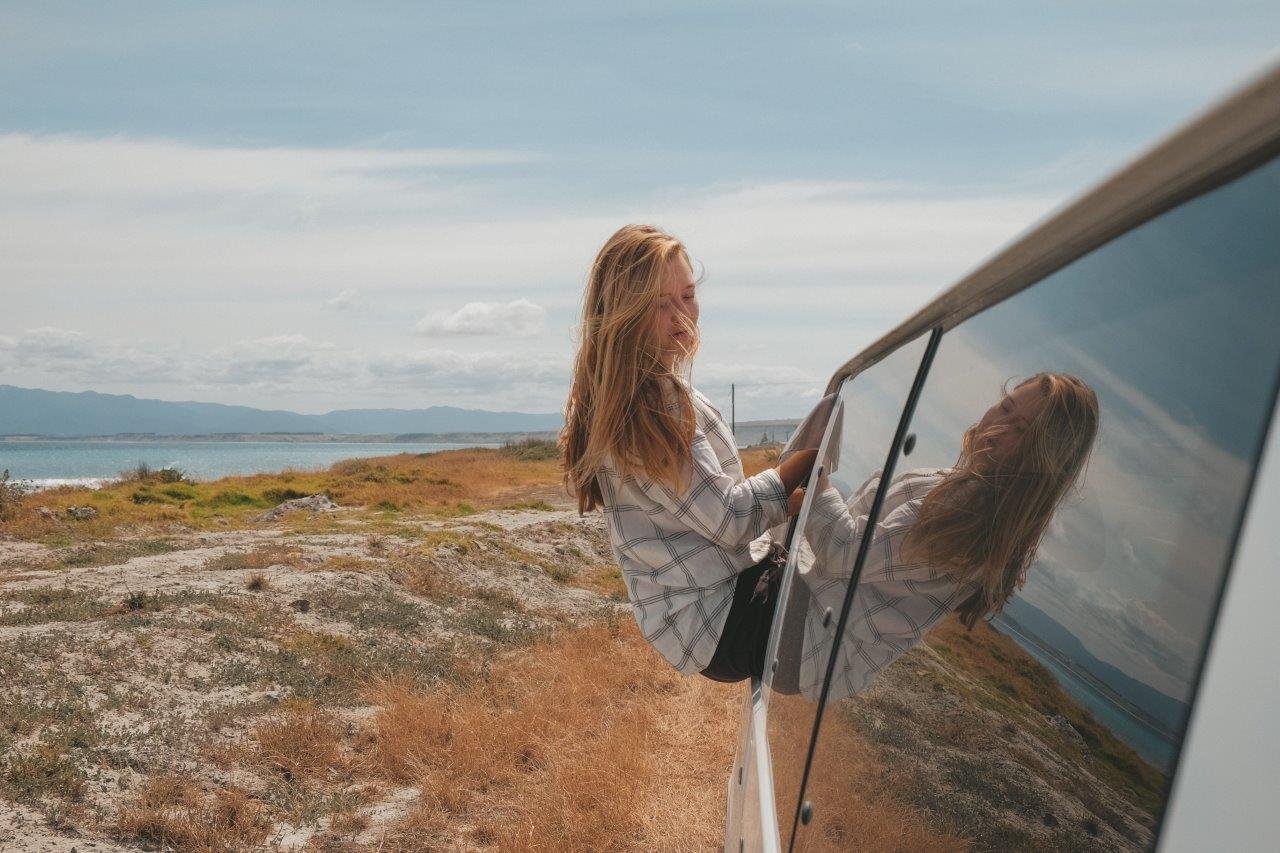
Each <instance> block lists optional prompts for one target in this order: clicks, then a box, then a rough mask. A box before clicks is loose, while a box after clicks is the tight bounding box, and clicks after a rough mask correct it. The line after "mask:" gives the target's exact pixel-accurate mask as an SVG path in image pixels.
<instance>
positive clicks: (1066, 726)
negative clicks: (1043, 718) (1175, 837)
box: [1049, 714, 1084, 747]
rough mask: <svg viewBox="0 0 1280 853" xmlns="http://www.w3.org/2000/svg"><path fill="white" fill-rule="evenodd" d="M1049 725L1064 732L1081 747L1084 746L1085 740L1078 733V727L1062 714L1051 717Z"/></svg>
mask: <svg viewBox="0 0 1280 853" xmlns="http://www.w3.org/2000/svg"><path fill="white" fill-rule="evenodd" d="M1049 725H1051V726H1053V727H1054V728H1055V729H1057V730H1058V731H1060V732H1062V733H1063V734H1064V735H1066V736H1067V737H1068V738H1070V739H1071V740H1073V741H1075V742H1076V743H1077V744H1079V745H1080V746H1081V747H1083V746H1084V738H1083V737H1081V735H1080V732H1078V731H1076V727H1075V726H1073V725H1071V721H1070V720H1068V719H1067V718H1066V717H1064V716H1062V715H1061V714H1054V715H1052V716H1050V717H1049Z"/></svg>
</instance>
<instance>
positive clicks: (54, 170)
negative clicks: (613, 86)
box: [0, 133, 536, 204]
mask: <svg viewBox="0 0 1280 853" xmlns="http://www.w3.org/2000/svg"><path fill="white" fill-rule="evenodd" d="M533 159H536V155H534V154H532V153H529V152H522V151H508V150H498V149H466V148H416V149H415V148H408V149H379V148H245V147H230V146H202V145H193V144H189V143H185V142H179V141H176V140H172V139H159V138H138V137H128V136H108V137H93V136H73V135H49V136H42V135H35V134H28V133H6V134H0V179H2V180H3V182H4V184H5V193H6V194H8V195H13V196H17V197H21V198H27V199H32V200H34V199H50V198H56V197H62V198H90V199H93V200H95V201H102V200H106V199H115V200H119V199H123V198H133V199H143V198H151V199H172V198H176V197H184V196H185V197H188V198H191V197H198V198H199V199H200V201H201V203H203V204H208V203H209V197H210V196H215V197H216V196H243V195H264V194H271V193H279V192H286V193H294V194H299V195H300V197H301V198H303V199H304V200H305V198H306V197H307V194H314V195H315V196H319V197H323V196H329V195H332V194H334V193H350V192H353V191H357V190H359V189H361V188H362V187H367V186H369V185H371V184H372V185H377V186H381V187H383V188H386V189H393V190H403V189H405V188H407V187H412V186H415V185H420V184H421V183H422V180H423V178H424V177H429V176H430V175H431V174H432V172H433V171H434V170H440V169H458V168H463V167H474V166H490V165H497V164H505V163H522V162H528V161H530V160H533Z"/></svg>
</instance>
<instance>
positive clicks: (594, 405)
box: [560, 225, 697, 512]
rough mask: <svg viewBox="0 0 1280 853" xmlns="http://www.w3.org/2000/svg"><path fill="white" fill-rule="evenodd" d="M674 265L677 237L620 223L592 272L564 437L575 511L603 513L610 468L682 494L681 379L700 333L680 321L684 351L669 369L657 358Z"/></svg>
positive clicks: (686, 409) (679, 252)
mask: <svg viewBox="0 0 1280 853" xmlns="http://www.w3.org/2000/svg"><path fill="white" fill-rule="evenodd" d="M673 260H683V261H684V262H685V263H688V262H689V255H688V252H687V251H686V250H685V247H684V244H682V243H681V242H680V241H679V240H677V239H676V238H675V237H672V236H671V235H670V234H667V233H666V232H665V231H663V230H661V229H660V228H656V227H654V226H652V225H625V226H623V227H622V228H620V229H618V230H617V231H616V232H615V233H614V235H613V236H612V237H610V238H609V240H608V241H607V242H606V243H605V244H604V247H603V248H601V249H600V252H599V254H597V255H596V259H595V263H593V264H592V266H591V274H590V276H589V277H588V279H587V288H586V294H585V297H584V300H583V306H582V327H581V336H582V339H581V343H580V344H579V347H578V354H577V358H576V359H575V361H574V367H573V384H572V386H571V388H570V391H569V399H568V402H567V403H566V404H565V418H564V419H565V425H564V429H563V431H562V432H561V433H560V451H561V456H562V459H563V462H564V479H565V485H566V487H567V488H568V490H569V492H570V493H571V494H573V495H575V496H576V497H577V499H578V511H579V512H590V511H591V510H593V509H596V508H598V507H600V506H602V505H603V503H604V498H603V495H602V494H601V491H600V485H599V483H598V482H597V480H596V474H597V473H598V472H599V471H600V469H601V468H602V467H603V466H604V465H605V464H607V463H611V464H612V465H614V466H615V467H616V468H617V469H618V471H619V472H620V473H624V474H643V475H644V476H646V477H648V478H649V479H651V480H654V481H655V482H667V483H670V484H671V485H672V486H673V488H675V489H676V491H679V490H680V488H681V483H680V477H681V473H682V472H683V471H684V470H685V469H686V467H687V463H689V462H690V461H691V457H692V443H693V432H694V425H695V422H694V409H693V400H692V399H691V397H690V395H689V390H688V388H687V386H686V385H685V384H684V383H683V382H681V381H678V379H679V372H678V371H679V370H680V369H682V367H683V365H684V364H685V363H687V361H688V359H690V358H691V357H692V355H693V353H694V352H695V351H696V349H697V329H696V327H694V326H693V325H692V324H688V322H687V320H685V322H686V324H687V325H688V331H689V332H690V334H689V336H688V337H689V340H690V345H689V347H688V349H687V350H686V351H685V352H684V354H683V355H682V356H681V358H679V359H677V360H676V362H675V363H674V364H672V363H670V360H669V359H664V358H663V354H662V352H661V350H660V346H659V342H658V339H657V334H656V332H657V318H658V310H659V307H660V306H661V301H662V282H663V279H664V277H665V276H666V275H668V270H669V265H670V263H671V262H672V261H673Z"/></svg>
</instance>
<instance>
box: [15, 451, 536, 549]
mask: <svg viewBox="0 0 1280 853" xmlns="http://www.w3.org/2000/svg"><path fill="white" fill-rule="evenodd" d="M513 447H516V448H518V450H517V451H507V450H506V449H505V448H504V449H487V448H474V449H467V450H449V451H444V452H440V453H401V454H397V455H394V456H383V457H374V458H367V459H348V460H344V461H341V462H337V463H335V464H334V465H332V466H330V468H329V469H328V470H326V471H293V470H286V471H281V472H277V473H267V474H255V475H252V476H246V477H224V478H222V479H220V480H214V481H210V482H191V481H190V480H188V479H186V477H185V476H184V475H182V473H181V472H176V471H172V469H161V470H159V471H156V470H152V469H147V470H146V471H143V470H142V468H145V466H140V467H139V468H138V469H135V470H133V471H130V472H125V474H124V475H123V479H121V480H119V481H114V482H111V483H107V484H105V485H103V487H102V488H100V489H85V488H76V487H65V488H59V489H49V490H46V491H41V492H36V493H33V494H30V495H19V494H18V492H17V490H16V489H12V488H11V487H9V486H8V485H7V480H4V482H5V483H6V485H5V487H4V492H3V495H0V534H8V535H12V536H15V537H17V538H21V539H39V540H42V541H45V542H48V543H61V544H70V543H72V542H76V541H85V540H90V539H106V538H110V537H111V536H112V535H113V534H114V532H115V531H116V529H117V528H120V527H125V526H141V525H168V524H181V525H184V526H187V527H191V528H196V529H217V528H220V527H227V526H248V525H251V524H253V523H254V522H253V518H254V517H255V516H257V515H259V514H260V513H262V512H263V511H264V510H267V509H270V508H272V507H274V506H276V505H277V504H279V503H281V502H283V501H286V500H290V499H292V498H298V497H305V496H307V495H314V494H319V493H325V494H327V495H329V497H330V498H332V499H333V500H334V501H335V502H336V503H338V504H339V505H340V506H343V507H364V508H365V510H366V512H367V513H368V514H369V515H370V517H371V518H378V517H390V518H394V517H396V516H398V515H399V514H401V513H407V512H412V513H425V514H430V515H434V516H439V517H446V518H452V517H460V516H466V515H472V514H475V513H476V512H479V511H481V510H484V509H490V508H495V507H502V506H506V505H508V504H510V503H511V500H512V495H513V493H518V492H520V491H521V490H524V489H527V488H528V487H531V486H545V485H546V484H548V483H556V482H559V480H560V462H559V459H558V457H557V456H552V455H548V453H547V452H546V450H545V448H541V449H540V446H536V445H534V444H530V445H527V446H525V445H523V444H522V445H514V446H513ZM170 472H172V473H170ZM68 506H90V507H93V508H94V509H96V510H97V511H98V515H97V517H96V518H88V519H83V520H75V519H70V518H68V517H67V516H66V513H65V510H66V508H67V507H68ZM41 509H44V510H46V512H45V513H41V511H40V510H41ZM332 523H333V522H332V521H331V520H329V519H327V518H325V517H323V516H312V515H309V514H308V515H305V516H304V517H303V518H302V519H300V520H298V519H289V520H288V525H289V526H294V527H298V526H300V527H301V528H303V529H310V528H311V527H314V526H316V525H322V526H324V525H332Z"/></svg>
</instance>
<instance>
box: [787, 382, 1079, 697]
mask: <svg viewBox="0 0 1280 853" xmlns="http://www.w3.org/2000/svg"><path fill="white" fill-rule="evenodd" d="M1097 432H1098V399H1097V396H1096V395H1095V394H1094V392H1093V389H1092V388H1090V387H1089V386H1088V385H1087V384H1085V383H1084V382H1083V381H1082V380H1080V379H1078V378H1077V377H1075V376H1071V375H1069V374H1065V373H1040V374H1037V375H1035V376H1033V377H1031V378H1030V379H1027V380H1025V381H1023V382H1021V383H1020V384H1018V385H1017V386H1016V387H1015V388H1014V389H1013V390H1012V391H1010V392H1007V393H1005V394H1004V395H1003V397H1002V399H1001V400H1000V401H999V402H998V403H996V404H995V405H993V406H992V407H991V408H989V409H988V410H987V412H986V414H984V415H983V416H982V419H981V420H979V421H978V422H977V423H976V424H974V425H973V426H971V427H970V428H969V429H968V430H966V431H965V434H964V437H963V439H962V442H961V450H960V458H959V459H958V460H957V462H956V464H955V466H954V467H952V468H921V469H916V470H913V471H908V472H906V473H904V474H901V475H899V476H898V477H896V478H894V480H893V482H892V483H891V484H890V486H889V490H888V492H887V493H886V495H885V499H884V504H883V506H882V507H881V511H880V521H879V523H877V524H876V526H875V527H876V529H875V538H874V539H873V540H872V542H871V546H870V549H869V551H868V553H867V558H866V561H865V563H864V566H863V569H862V574H861V577H860V579H859V583H858V589H857V592H856V594H855V597H854V601H853V609H852V611H851V612H850V615H849V620H848V623H847V627H846V630H845V634H844V637H843V638H842V639H841V642H840V649H839V652H838V654H839V658H838V660H837V662H836V669H835V672H834V674H833V678H832V684H831V697H832V698H839V697H842V696H847V695H849V694H850V693H853V692H855V691H857V690H860V689H862V687H863V686H865V685H866V684H867V683H868V682H869V681H870V680H871V678H872V677H873V676H874V675H875V674H876V673H877V672H879V671H880V670H882V669H884V668H885V667H886V666H888V665H889V664H890V663H892V662H893V661H894V660H896V659H897V658H898V657H899V656H900V655H902V654H903V653H904V652H906V651H907V650H909V649H911V648H912V647H913V646H915V645H916V644H918V643H919V642H920V641H921V640H922V639H924V636H925V635H926V634H927V633H928V632H929V631H930V630H931V629H932V628H933V626H934V625H936V624H937V623H938V622H939V621H941V620H942V619H943V617H945V616H946V615H948V614H949V613H952V612H957V613H958V614H959V616H960V619H961V620H962V621H963V622H964V624H965V625H966V626H968V627H970V628H971V627H973V625H974V624H976V623H977V621H978V620H979V619H982V618H984V617H987V616H990V615H994V614H995V613H998V612H999V611H1000V609H1001V608H1002V607H1003V606H1004V604H1005V602H1006V601H1008V600H1009V598H1010V596H1012V595H1013V593H1014V591H1015V590H1017V589H1018V588H1019V587H1020V586H1022V584H1023V582H1024V581H1025V580H1026V576H1027V569H1028V568H1029V567H1030V565H1031V563H1032V562H1033V561H1034V559H1035V556H1036V549H1037V546H1038V545H1039V542H1040V539H1041V537H1042V536H1043V535H1044V532H1045V529H1046V528H1047V527H1048V525H1049V522H1050V520H1051V519H1052V517H1053V513H1054V511H1055V509H1056V508H1057V507H1058V505H1059V504H1060V503H1061V502H1062V499H1063V498H1064V497H1065V496H1066V494H1067V492H1068V491H1069V490H1070V489H1071V487H1072V486H1073V485H1074V484H1075V483H1076V481H1077V480H1078V479H1079V477H1080V474H1081V471H1082V470H1083V469H1084V466H1085V462H1086V460H1087V459H1088V456H1089V452H1090V450H1091V449H1092V447H1093V442H1094V438H1095V436H1096V435H1097ZM878 482H879V474H878V473H877V474H876V475H873V476H872V477H871V479H870V480H868V481H867V482H866V483H864V484H863V486H862V488H861V489H859V490H858V491H857V492H856V493H855V494H854V496H853V498H852V499H850V500H849V501H848V502H847V503H846V501H845V500H844V499H843V498H842V497H841V495H840V493H839V492H838V491H837V490H836V489H835V488H833V487H831V486H830V484H829V483H828V482H826V481H825V480H820V481H819V488H820V489H821V491H820V493H819V494H818V495H816V496H815V498H814V504H813V507H812V509H811V510H810V514H809V519H808V523H807V524H806V527H805V538H806V539H807V540H808V542H809V545H810V547H811V548H812V549H813V551H814V562H813V565H812V566H811V567H810V568H808V570H807V571H804V572H803V577H804V579H805V581H806V582H807V584H808V585H809V586H810V587H811V590H812V593H813V595H814V598H815V604H816V605H817V606H816V607H813V608H811V610H810V613H811V614H814V613H816V612H819V611H821V610H823V609H824V608H825V607H836V608H838V607H839V600H840V599H842V598H843V594H844V589H845V586H846V584H847V581H848V578H849V576H850V574H851V570H852V564H853V562H854V559H855V557H856V554H857V550H858V546H859V544H860V542H861V539H862V536H863V535H864V534H865V528H866V523H867V513H868V512H869V511H870V504H871V499H872V496H873V495H874V494H875V490H876V486H877V485H878ZM811 621H813V620H812V619H811ZM810 628H811V630H810V631H809V634H810V637H811V638H812V640H813V642H812V643H806V646H808V648H807V649H806V652H807V654H806V655H805V661H804V664H805V665H804V666H802V669H803V670H805V671H804V672H803V675H802V683H803V684H805V685H806V688H807V689H806V692H810V691H815V690H816V688H817V687H818V686H820V685H821V680H822V677H823V672H822V671H821V670H822V668H823V665H824V664H825V663H826V659H827V655H826V654H825V653H822V652H823V651H824V647H825V648H829V645H827V643H824V642H823V641H822V638H823V636H824V635H826V634H827V633H828V631H824V630H822V629H819V628H817V627H816V626H815V625H813V624H811V625H810Z"/></svg>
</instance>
